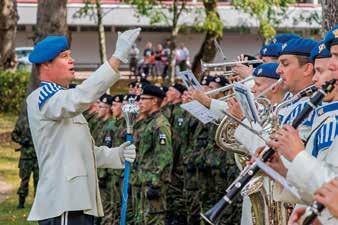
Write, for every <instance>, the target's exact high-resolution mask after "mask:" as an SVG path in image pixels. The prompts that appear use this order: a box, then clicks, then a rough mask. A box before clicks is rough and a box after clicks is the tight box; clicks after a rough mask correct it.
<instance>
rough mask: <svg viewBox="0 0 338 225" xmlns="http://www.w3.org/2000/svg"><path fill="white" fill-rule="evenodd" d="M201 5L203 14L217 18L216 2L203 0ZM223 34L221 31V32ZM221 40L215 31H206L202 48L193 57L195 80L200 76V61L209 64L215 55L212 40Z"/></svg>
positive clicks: (214, 0) (215, 50)
mask: <svg viewBox="0 0 338 225" xmlns="http://www.w3.org/2000/svg"><path fill="white" fill-rule="evenodd" d="M203 5H204V8H205V14H206V15H207V16H208V14H210V13H216V15H217V17H218V18H220V17H219V14H218V13H217V0H211V1H210V0H203ZM222 32H223V31H222ZM221 38H222V36H221V35H220V33H218V32H216V31H211V30H209V31H207V33H206V35H205V38H204V41H203V43H202V46H201V48H200V50H199V51H198V53H197V54H196V56H195V57H194V61H193V63H192V72H193V73H194V74H195V76H196V78H197V79H200V78H201V76H202V74H201V60H203V61H204V62H211V61H212V60H213V59H214V58H215V56H216V54H217V48H216V46H215V43H214V40H215V39H216V40H217V41H219V40H220V39H221Z"/></svg>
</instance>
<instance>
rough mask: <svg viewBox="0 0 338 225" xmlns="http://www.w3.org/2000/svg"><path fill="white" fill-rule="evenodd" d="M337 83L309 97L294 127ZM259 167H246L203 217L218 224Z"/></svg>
mask: <svg viewBox="0 0 338 225" xmlns="http://www.w3.org/2000/svg"><path fill="white" fill-rule="evenodd" d="M335 83H336V80H330V81H327V82H326V83H325V84H324V85H323V86H322V88H321V89H319V90H317V91H316V92H315V94H314V95H313V96H312V97H311V98H310V99H309V102H307V104H306V105H305V106H304V109H303V110H302V111H301V112H300V114H299V115H298V116H297V117H296V118H295V119H294V121H293V122H292V126H293V127H294V128H297V127H298V126H299V125H300V124H301V123H302V122H303V121H304V120H305V119H306V118H307V117H308V115H309V114H310V113H311V112H312V110H314V109H315V108H316V107H317V106H318V105H319V104H320V103H321V102H322V100H323V98H324V97H325V95H326V94H327V93H329V92H331V91H332V90H333V88H334V84H335ZM274 152H275V151H274V150H273V149H272V148H269V149H268V150H267V151H265V152H264V153H263V156H262V161H263V162H267V161H268V160H269V159H270V158H271V157H272V155H273V154H274ZM259 169H260V168H259V167H258V166H257V164H256V163H253V164H252V165H251V166H249V167H248V168H247V169H245V171H244V173H243V174H242V175H240V176H239V177H238V178H237V179H236V180H235V182H234V183H233V184H232V185H230V186H229V188H228V189H227V190H226V194H225V195H224V196H223V198H222V199H221V200H219V201H218V202H217V203H216V205H214V206H213V207H212V208H211V209H210V210H209V211H207V212H206V213H205V214H203V213H201V216H202V218H203V219H205V220H206V221H207V222H208V223H210V224H217V223H218V220H219V219H220V218H221V215H222V212H223V210H224V209H225V207H226V206H228V205H229V204H231V203H232V200H233V199H234V198H235V197H236V196H237V194H238V193H240V191H241V190H242V189H243V188H244V187H245V185H246V184H248V183H249V181H250V180H251V178H252V177H253V176H255V174H256V173H257V172H258V171H259Z"/></svg>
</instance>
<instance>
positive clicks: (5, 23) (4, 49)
mask: <svg viewBox="0 0 338 225" xmlns="http://www.w3.org/2000/svg"><path fill="white" fill-rule="evenodd" d="M18 19H19V16H18V11H17V4H16V0H0V69H3V70H13V71H14V70H15V68H16V65H17V61H16V58H15V37H16V29H17V23H18Z"/></svg>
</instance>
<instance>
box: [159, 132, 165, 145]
mask: <svg viewBox="0 0 338 225" xmlns="http://www.w3.org/2000/svg"><path fill="white" fill-rule="evenodd" d="M165 144H167V137H166V136H165V134H163V133H160V145H165Z"/></svg>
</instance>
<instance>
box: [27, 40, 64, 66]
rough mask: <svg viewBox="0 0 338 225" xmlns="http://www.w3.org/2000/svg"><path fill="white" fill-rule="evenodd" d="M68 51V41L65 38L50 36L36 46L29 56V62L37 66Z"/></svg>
mask: <svg viewBox="0 0 338 225" xmlns="http://www.w3.org/2000/svg"><path fill="white" fill-rule="evenodd" d="M68 49H69V45H68V40H67V38H66V37H65V36H48V37H46V38H45V39H43V40H42V41H39V42H38V43H37V44H36V45H35V47H34V49H33V51H32V52H31V53H30V55H29V61H30V62H31V63H36V64H41V63H44V62H48V61H50V60H53V59H54V58H56V57H57V56H58V55H59V54H60V53H61V52H63V51H66V50H68Z"/></svg>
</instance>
